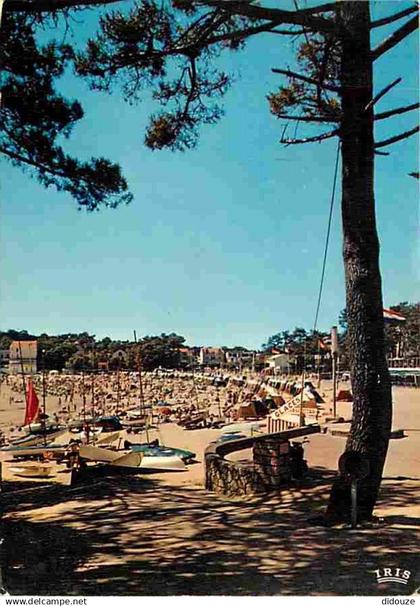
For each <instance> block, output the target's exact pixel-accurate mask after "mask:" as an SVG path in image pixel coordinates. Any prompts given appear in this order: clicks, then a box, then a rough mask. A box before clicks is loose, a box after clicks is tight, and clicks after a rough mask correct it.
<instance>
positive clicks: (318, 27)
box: [186, 0, 336, 32]
mask: <svg viewBox="0 0 420 606" xmlns="http://www.w3.org/2000/svg"><path fill="white" fill-rule="evenodd" d="M189 4H191V3H190V2H186V5H189ZM194 4H195V5H202V6H212V7H215V8H220V9H222V10H224V11H226V12H228V13H229V14H231V15H238V16H242V17H250V18H252V19H265V20H268V21H275V22H276V24H277V25H280V24H282V23H290V24H292V25H303V26H305V27H310V28H311V29H313V30H315V31H319V32H332V31H335V29H336V25H335V23H334V22H333V21H332V20H330V19H326V18H324V17H316V16H314V15H316V14H317V13H321V12H331V11H332V10H334V9H335V7H336V3H335V2H334V3H328V4H323V5H320V6H317V7H314V8H312V9H302V10H299V11H285V10H282V9H277V8H265V7H262V6H257V5H255V4H251V3H249V2H247V1H246V0H245V1H241V0H199V1H197V2H194Z"/></svg>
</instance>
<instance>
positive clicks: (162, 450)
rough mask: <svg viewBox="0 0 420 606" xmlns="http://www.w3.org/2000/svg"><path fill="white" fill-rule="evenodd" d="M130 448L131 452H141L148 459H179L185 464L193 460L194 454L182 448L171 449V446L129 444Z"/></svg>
mask: <svg viewBox="0 0 420 606" xmlns="http://www.w3.org/2000/svg"><path fill="white" fill-rule="evenodd" d="M130 448H131V450H132V451H133V452H142V453H143V454H144V455H145V456H148V457H172V456H176V457H179V458H180V459H181V460H182V461H185V462H186V463H187V462H189V461H191V460H192V459H195V457H196V454H195V452H191V450H185V449H183V448H173V447H172V446H160V445H159V444H153V443H150V444H148V443H145V444H130Z"/></svg>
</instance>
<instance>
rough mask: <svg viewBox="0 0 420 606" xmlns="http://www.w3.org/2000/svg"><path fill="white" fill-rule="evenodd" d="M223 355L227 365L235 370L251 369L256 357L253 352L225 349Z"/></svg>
mask: <svg viewBox="0 0 420 606" xmlns="http://www.w3.org/2000/svg"><path fill="white" fill-rule="evenodd" d="M225 355H226V362H227V364H228V365H229V366H232V367H234V368H237V369H242V368H252V366H253V364H254V362H255V357H256V353H255V351H248V350H246V349H245V350H244V349H239V348H238V349H236V348H233V349H227V350H226V353H225Z"/></svg>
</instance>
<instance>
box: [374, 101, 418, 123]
mask: <svg viewBox="0 0 420 606" xmlns="http://www.w3.org/2000/svg"><path fill="white" fill-rule="evenodd" d="M419 107H420V103H412V104H411V105H406V106H405V107H397V108H396V109H390V110H389V111H387V112H382V113H380V114H376V116H375V120H385V118H390V117H391V116H397V115H398V114H405V113H406V112H411V111H412V110H413V109H418V108H419Z"/></svg>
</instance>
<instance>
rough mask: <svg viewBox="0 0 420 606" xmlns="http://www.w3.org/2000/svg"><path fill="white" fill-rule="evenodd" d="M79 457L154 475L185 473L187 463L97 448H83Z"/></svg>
mask: <svg viewBox="0 0 420 606" xmlns="http://www.w3.org/2000/svg"><path fill="white" fill-rule="evenodd" d="M79 455H80V457H81V458H82V459H85V460H88V461H97V462H100V463H107V464H109V465H110V466H111V467H128V468H131V469H138V470H139V471H140V472H145V473H152V472H156V473H157V472H161V471H185V463H184V461H182V460H181V459H180V458H179V457H175V456H168V457H149V456H145V455H144V454H143V453H142V452H133V451H129V452H121V451H114V450H107V449H106V448H97V447H96V446H81V447H80V450H79Z"/></svg>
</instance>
